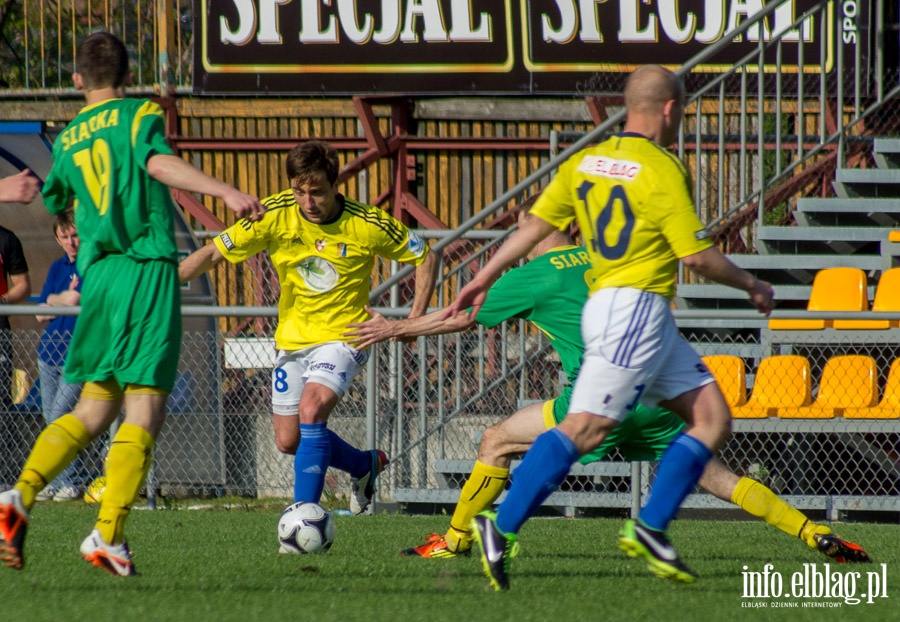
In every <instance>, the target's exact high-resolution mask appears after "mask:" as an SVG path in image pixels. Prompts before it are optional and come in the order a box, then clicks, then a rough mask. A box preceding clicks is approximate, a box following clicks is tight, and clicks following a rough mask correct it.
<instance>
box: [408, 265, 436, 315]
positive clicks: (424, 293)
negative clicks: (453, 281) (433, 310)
mask: <svg viewBox="0 0 900 622" xmlns="http://www.w3.org/2000/svg"><path fill="white" fill-rule="evenodd" d="M439 263H440V262H439V261H438V257H437V255H436V254H435V253H434V252H433V251H429V252H428V254H427V255H425V260H424V261H423V262H422V263H420V264H419V265H418V266H416V290H415V293H414V294H413V303H412V310H411V311H410V312H409V317H411V318H416V317H421V316H423V315H425V311H427V310H428V303H429V301H430V300H431V295H432V294H433V293H434V285H435V283H436V282H437V271H438V265H439Z"/></svg>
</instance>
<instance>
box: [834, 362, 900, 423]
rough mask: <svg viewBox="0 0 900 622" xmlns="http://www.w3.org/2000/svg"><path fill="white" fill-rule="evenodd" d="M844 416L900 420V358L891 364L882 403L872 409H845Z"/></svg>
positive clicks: (849, 417)
mask: <svg viewBox="0 0 900 622" xmlns="http://www.w3.org/2000/svg"><path fill="white" fill-rule="evenodd" d="M843 416H844V417H845V418H846V419H900V358H898V359H894V362H893V363H891V370H890V371H889V372H888V377H887V382H885V384H884V395H883V396H882V398H881V401H880V402H878V404H876V405H875V406H872V407H870V408H859V407H853V408H845V409H844V413H843Z"/></svg>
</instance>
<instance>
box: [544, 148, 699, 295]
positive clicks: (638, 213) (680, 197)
mask: <svg viewBox="0 0 900 622" xmlns="http://www.w3.org/2000/svg"><path fill="white" fill-rule="evenodd" d="M531 214H533V215H535V216H537V217H538V218H541V219H542V220H545V221H546V222H548V223H550V224H551V225H553V226H555V227H557V228H560V229H562V228H564V227H566V226H567V225H568V224H569V223H571V222H572V220H573V219H574V218H577V219H578V226H579V227H580V229H581V231H582V235H583V236H584V238H585V239H584V242H585V246H586V247H587V249H588V253H589V255H590V257H591V263H592V264H593V267H594V271H595V280H594V282H593V284H592V285H591V288H590V291H591V293H592V294H593V293H594V292H595V291H597V290H599V289H604V288H608V287H632V288H635V289H640V290H644V291H648V292H654V293H657V294H661V295H663V296H666V297H667V298H672V297H673V296H674V295H675V272H676V270H677V268H678V259H679V258H681V257H686V256H688V255H693V254H694V253H698V252H700V251H702V250H704V249H706V248H709V247H710V246H712V242H711V241H710V240H709V236H708V234H707V233H706V230H705V229H704V228H703V224H702V223H701V222H700V219H699V218H697V215H696V213H695V210H694V201H693V199H692V198H691V191H690V179H689V177H688V174H687V171H686V170H685V168H684V166H683V165H682V164H681V162H680V161H679V160H678V158H676V157H675V156H673V155H672V154H671V153H669V152H668V151H666V150H665V149H662V148H661V147H660V146H659V145H657V144H656V143H654V142H653V141H651V140H649V139H648V138H646V137H644V136H641V135H639V134H632V133H624V134H619V135H616V136H613V137H611V138H609V139H608V140H606V141H604V142H602V143H601V144H599V145H596V146H593V147H588V148H587V149H583V150H582V151H579V152H578V153H576V154H575V155H573V156H572V157H571V158H569V159H568V160H566V161H565V162H564V163H563V164H562V166H560V168H559V171H558V172H557V174H556V176H555V177H554V178H553V180H552V181H551V182H550V184H549V185H548V186H547V188H545V189H544V191H543V192H542V193H541V196H540V197H539V198H538V200H537V202H536V203H535V205H534V207H533V208H532V209H531Z"/></svg>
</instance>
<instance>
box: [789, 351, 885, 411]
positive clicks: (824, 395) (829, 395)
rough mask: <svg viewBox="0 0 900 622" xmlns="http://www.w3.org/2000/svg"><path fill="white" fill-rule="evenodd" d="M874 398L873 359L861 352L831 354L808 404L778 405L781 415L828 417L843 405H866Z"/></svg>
mask: <svg viewBox="0 0 900 622" xmlns="http://www.w3.org/2000/svg"><path fill="white" fill-rule="evenodd" d="M877 400H878V369H877V368H876V366H875V359H873V358H872V357H871V356H864V355H847V356H835V357H832V358H830V359H828V362H827V363H825V369H823V370H822V379H821V381H820V382H819V392H818V394H817V395H816V400H815V401H814V402H813V403H812V404H811V405H809V406H797V407H794V408H779V409H778V416H779V417H782V418H785V419H831V418H833V417H834V416H835V415H841V414H843V412H844V410H845V409H847V408H868V407H871V406H874V405H875V402H876V401H877Z"/></svg>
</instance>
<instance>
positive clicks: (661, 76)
mask: <svg viewBox="0 0 900 622" xmlns="http://www.w3.org/2000/svg"><path fill="white" fill-rule="evenodd" d="M683 105H684V88H683V87H682V86H681V81H680V80H679V79H678V77H677V76H676V75H675V74H674V73H672V72H671V71H669V70H668V69H663V68H662V67H660V66H659V65H642V66H641V67H638V68H637V69H635V70H634V71H633V72H632V73H631V75H630V76H628V82H626V83H625V111H626V118H625V131H626V132H634V133H636V134H640V135H642V136H646V137H647V138H649V139H650V140H652V141H654V142H655V143H657V144H658V145H661V146H663V147H668V146H669V145H671V144H672V143H673V142H675V139H676V138H677V137H678V130H679V128H680V127H681V117H682V115H683V113H684V110H683Z"/></svg>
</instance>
